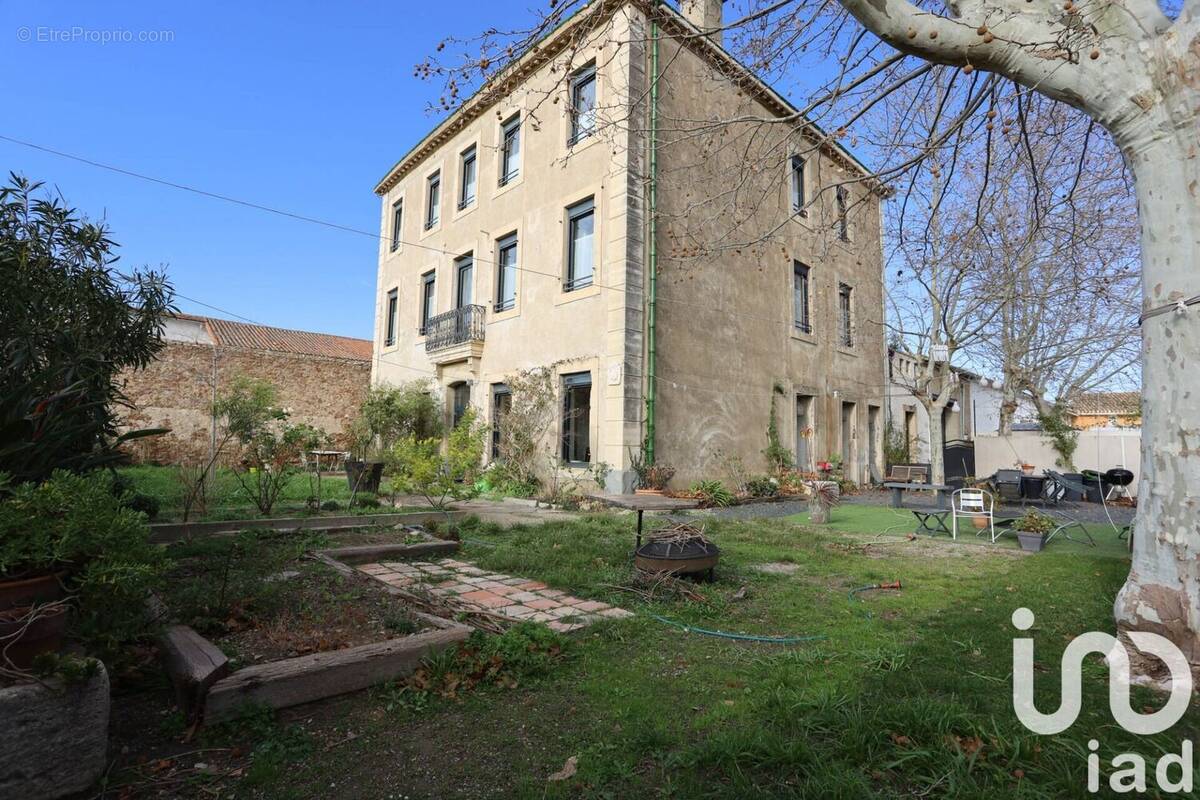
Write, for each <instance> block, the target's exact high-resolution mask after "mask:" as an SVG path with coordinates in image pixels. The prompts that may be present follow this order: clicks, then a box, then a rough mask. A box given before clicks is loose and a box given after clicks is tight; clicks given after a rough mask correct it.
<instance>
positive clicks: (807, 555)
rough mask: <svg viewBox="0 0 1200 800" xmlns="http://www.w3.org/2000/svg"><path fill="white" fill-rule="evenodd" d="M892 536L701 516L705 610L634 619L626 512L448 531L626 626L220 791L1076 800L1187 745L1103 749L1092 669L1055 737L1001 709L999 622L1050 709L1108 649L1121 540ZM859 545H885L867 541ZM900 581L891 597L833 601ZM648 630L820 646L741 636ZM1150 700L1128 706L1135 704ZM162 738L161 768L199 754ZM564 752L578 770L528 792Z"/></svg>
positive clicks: (471, 548)
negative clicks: (176, 752) (707, 574)
mask: <svg viewBox="0 0 1200 800" xmlns="http://www.w3.org/2000/svg"><path fill="white" fill-rule="evenodd" d="M895 524H899V518H898V517H896V515H895V513H894V512H893V511H892V510H889V509H878V507H856V506H848V505H847V506H844V507H841V509H839V510H836V511H835V512H834V523H833V524H832V525H829V527H824V528H816V527H811V525H806V524H803V523H802V522H800V521H797V519H781V521H769V522H767V521H763V522H745V523H743V522H725V521H710V522H709V523H708V527H707V530H708V534H709V535H710V536H712V537H713V539H714V540H715V541H716V542H718V543H719V545H720V546H721V548H722V552H724V554H722V560H721V564H720V566H719V567H718V579H716V582H715V583H713V584H698V585H697V587H696V590H697V591H700V593H701V594H702V595H703V597H704V601H703V602H695V601H686V600H682V599H667V597H664V599H661V600H658V601H654V602H648V601H643V600H642V599H641V597H638V596H637V595H635V594H631V593H628V591H623V590H620V589H616V588H613V587H618V585H622V584H626V583H628V582H629V578H630V559H629V555H630V549H631V546H632V539H634V521H632V517H631V516H617V515H596V516H592V517H584V518H582V519H578V521H576V522H570V523H554V524H547V525H542V527H518V528H512V529H508V530H502V529H498V528H493V527H486V525H476V527H474V529H470V530H468V531H466V534H464V547H463V552H462V555H461V558H463V559H464V560H469V561H474V563H476V564H478V565H479V566H481V567H484V569H487V570H494V571H502V572H509V573H512V575H518V576H524V577H530V578H536V579H541V581H545V582H546V583H548V584H551V585H552V587H554V588H558V589H564V590H568V591H570V593H572V594H576V595H578V596H583V597H594V599H598V600H605V601H607V602H612V603H616V604H619V606H622V607H624V608H628V609H631V610H634V612H636V614H637V615H636V616H635V618H632V619H629V620H614V621H607V622H601V624H598V625H596V626H594V627H592V628H588V630H586V631H583V632H581V633H577V634H575V637H574V644H572V645H571V646H570V648H569V650H568V655H566V657H565V660H564V661H562V662H559V663H558V664H557V666H556V667H554V668H553V669H552V670H551V672H550V674H548V675H546V676H541V678H530V679H528V680H526V681H522V682H521V684H518V685H517V686H516V687H514V688H487V690H480V691H475V692H470V693H463V694H460V696H458V697H456V698H454V699H446V698H442V697H438V696H437V694H434V693H422V692H415V693H414V692H406V693H403V694H400V696H398V694H397V693H396V692H394V691H388V690H377V691H368V692H360V693H356V694H350V696H347V697H344V698H342V699H340V700H330V702H325V703H319V704H313V705H310V706H302V708H299V709H294V710H292V711H288V712H286V714H284V715H282V717H281V720H280V721H277V722H275V723H266V724H260V723H256V724H252V726H247V727H246V728H245V729H241V730H239V732H235V733H234V734H233V735H232V739H228V740H222V741H223V742H227V744H224V745H223V746H229V742H234V741H235V742H236V747H238V748H239V750H238V752H242V751H245V752H246V753H250V756H248V758H250V759H251V763H250V765H248V768H247V769H246V770H245V771H244V772H242V771H239V772H238V775H239V776H240V777H238V778H236V781H234V782H233V784H232V786H230V783H229V782H228V781H227V782H226V783H224V784H223V787H222V788H223V789H224V790H222V792H221V796H228V792H230V790H232V792H233V793H234V795H235V796H246V798H280V799H301V798H302V799H317V798H329V796H346V798H529V799H535V798H536V799H545V798H649V796H661V798H731V799H733V798H739V799H740V798H750V796H769V798H854V799H860V798H901V796H910V798H979V799H984V798H1076V796H1078V798H1082V796H1093V795H1088V794H1087V793H1086V758H1087V754H1088V751H1087V741H1088V739H1091V738H1096V739H1098V740H1099V741H1100V750H1099V753H1100V757H1102V758H1103V759H1105V760H1104V762H1103V763H1104V764H1105V765H1108V764H1109V763H1110V760H1111V758H1112V757H1114V756H1116V754H1117V753H1120V752H1136V753H1140V754H1142V756H1145V757H1146V758H1147V759H1151V758H1153V759H1157V757H1158V756H1159V754H1162V753H1164V752H1170V751H1174V752H1176V753H1178V752H1180V748H1181V742H1182V740H1183V739H1192V740H1195V739H1196V738H1198V736H1200V712H1198V711H1196V710H1192V711H1189V714H1188V716H1186V717H1184V718H1183V721H1182V722H1180V723H1178V724H1177V726H1175V728H1172V729H1171V730H1169V732H1166V733H1163V734H1158V735H1154V736H1140V738H1139V736H1133V735H1130V734H1127V733H1124V732H1122V730H1121V729H1120V728H1118V727H1117V726H1116V723H1115V722H1114V721H1112V718H1111V715H1110V712H1109V709H1108V670H1106V668H1105V667H1104V666H1103V663H1102V662H1100V661H1099V660H1098V658H1093V660H1091V661H1088V662H1087V664H1086V666H1085V686H1084V711H1082V714H1081V716H1080V718H1079V721H1078V722H1076V723H1075V724H1074V726H1073V727H1072V728H1069V729H1068V730H1067V732H1066V733H1063V734H1060V735H1056V736H1039V735H1036V734H1032V733H1030V732H1028V730H1026V729H1025V728H1024V727H1022V726H1021V724H1020V722H1019V721H1018V720H1016V717H1015V715H1014V712H1013V710H1012V699H1010V698H1012V681H1010V673H1012V639H1013V636H1014V633H1015V631H1014V628H1013V627H1012V624H1010V616H1012V613H1013V610H1014V609H1015V608H1018V607H1020V606H1027V607H1028V608H1031V609H1033V612H1034V613H1036V615H1037V625H1036V626H1034V628H1033V632H1032V634H1033V636H1034V638H1036V642H1037V661H1038V667H1039V669H1042V670H1044V672H1039V678H1038V686H1037V688H1038V706H1039V709H1042V710H1043V711H1049V710H1052V709H1055V708H1057V705H1058V697H1060V690H1058V686H1057V684H1058V678H1057V664H1058V661H1060V658H1061V655H1062V650H1063V648H1064V646H1066V644H1067V643H1068V642H1069V640H1070V639H1072V638H1073V637H1075V636H1078V634H1079V633H1082V632H1085V631H1090V630H1100V631H1109V632H1111V631H1112V619H1111V608H1112V600H1114V595H1115V593H1116V591H1117V589H1118V588H1120V587H1121V584H1122V582H1123V579H1124V577H1126V573H1127V571H1128V561H1127V559H1126V557H1124V552H1123V543H1121V542H1108V541H1105V543H1104V545H1103V546H1102V547H1098V548H1082V547H1076V546H1073V545H1069V543H1060V542H1058V541H1057V540H1056V542H1055V543H1052V545H1051V546H1050V547H1049V548H1048V549H1046V551H1045V552H1043V553H1039V554H1036V555H1030V554H1024V553H1021V552H1019V551H1018V549H1015V547H1014V546H1013V545H1009V543H1004V545H1002V546H997V547H990V546H986V545H979V543H977V542H976V540H974V536H973V535H972V536H970V537H964V539H960V540H959V541H958V542H950V541H949V540H948V539H947V537H940V539H936V540H934V539H929V537H923V539H920V540H918V541H914V542H910V541H906V540H905V539H904V537H902V535H901V529H900V528H896V529H895V530H893V531H892V535H880V534H883V531H886V530H887V529H888V528H890V527H893V525H895ZM839 527H841V528H846V529H850V530H839V529H838V528H839ZM1098 534H1099V535H1102V536H1103V535H1104V534H1103V533H1102V531H1098ZM1108 537H1109V539H1114V537H1115V534H1112V533H1111V531H1109V533H1108ZM877 540H884V541H886V542H887V543H882V545H874V543H869V542H874V541H877ZM764 565H770V567H769V569H770V571H769V572H763V571H762V570H761V567H762V566H764ZM896 579H899V581H902V583H904V588H902V589H901V590H899V591H865V593H860V594H858V595H854V596H851V594H850V593H851V590H852V589H856V588H859V587H863V585H866V584H875V583H880V582H890V581H896ZM653 615H658V616H662V618H665V619H668V620H673V621H677V622H680V624H683V625H686V626H695V627H702V628H707V630H715V631H725V632H736V633H749V634H758V636H767V637H775V636H806V637H818V638H814V639H810V640H805V642H803V643H800V644H796V645H788V646H782V645H778V644H767V643H756V642H744V640H733V639H727V638H716V637H709V636H702V634H697V633H692V632H685V631H683V630H680V628H679V627H677V626H673V625H668V624H664V622H661V621H658V620H656V619H654V616H653ZM1160 702H1162V699H1160V698H1159V697H1158V696H1156V694H1152V693H1151V692H1148V691H1146V690H1141V688H1135V690H1134V703H1133V704H1134V708H1135V709H1142V710H1150V706H1154V708H1157V706H1158V705H1159V704H1160ZM162 714H166V711H163V712H162ZM119 727H120V726H119ZM163 735H167V734H163ZM170 735H174V736H176V739H178V742H176V744H175V747H178V748H180V750H190V748H194V747H196V746H197V742H194V741H193V742H192V744H182V742H184V741H185V740H184V739H182V738H181V735H180V733H179V732H174V733H172V734H170ZM227 735H228V734H227ZM200 744H202V745H204V740H203V739H202V742H200ZM114 746H119V745H114ZM571 757H574V758H575V759H576V764H577V772H576V774H575V775H574V776H572V777H570V778H568V780H564V781H547V777H548V776H551V775H552V774H554V772H556V771H558V770H560V769H563V766H564V764H565V763H566V760H568V759H569V758H571ZM1153 763H1154V762H1153V760H1150V766H1151V783H1152V782H1153V774H1152V770H1153ZM1111 771H1112V770H1111V768H1110V766H1109V768H1108V769H1105V775H1106V774H1108V772H1111ZM206 781H209V783H208V784H205V782H206ZM1105 781H1106V778H1105ZM202 786H204V787H205V788H203V789H202V788H200V787H202ZM214 787H215V784H214V783H211V780H210V778H205V777H203V776H198V778H197V783H196V786H190V787H185V789H181V790H180V792H181V793H180V794H179V796H196V798H200V796H214V795H212V792H214ZM192 792H194V794H193V793H192ZM133 796H140V795H137V794H134V795H133ZM148 796H149V795H148ZM1151 796H1153V795H1151Z"/></svg>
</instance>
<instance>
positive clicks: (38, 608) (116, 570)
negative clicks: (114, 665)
mask: <svg viewBox="0 0 1200 800" xmlns="http://www.w3.org/2000/svg"><path fill="white" fill-rule="evenodd" d="M126 499H127V498H126V497H123V496H122V495H119V494H115V493H114V492H113V483H112V479H111V478H110V477H109V476H108V475H107V474H104V473H92V474H91V475H87V476H81V475H74V474H72V473H69V472H64V471H58V472H55V473H53V475H52V476H51V477H50V479H49V480H47V481H45V482H43V483H35V482H27V483H23V484H19V485H16V486H13V485H11V483H10V482H9V480H8V478H7V477H6V476H2V475H0V669H2V668H7V667H10V666H11V667H16V668H18V669H25V668H28V666H30V664H31V663H32V661H33V659H35V658H36V657H37V656H38V655H40V654H42V653H46V652H53V651H54V650H56V649H58V647H59V646H60V645H61V643H62V639H63V636H64V634H65V632H66V629H67V625H68V618H69V617H70V616H71V615H69V614H68V605H69V606H70V607H71V608H73V609H74V612H75V613H74V619H73V625H74V631H75V634H77V636H78V638H79V639H80V640H81V641H82V642H83V643H84V644H85V645H86V646H87V648H88V649H89V650H91V651H93V652H95V653H97V654H100V655H102V656H105V655H109V654H111V653H112V652H113V651H115V649H116V646H117V645H119V644H120V643H121V642H123V641H126V640H129V639H132V638H135V637H136V636H137V635H139V634H140V633H142V632H143V628H144V626H145V624H146V623H145V617H144V610H143V609H144V606H145V599H146V595H147V593H148V592H149V591H150V589H151V588H152V587H153V586H154V584H155V583H156V582H157V580H158V577H159V576H160V575H161V573H162V569H163V567H164V565H165V559H164V557H163V555H162V553H161V551H160V550H159V549H158V548H157V547H155V546H154V545H152V544H150V541H149V538H150V529H149V526H148V525H147V524H146V517H145V514H143V513H141V512H138V511H134V510H132V509H130V508H128V507H127V506H126V505H125V503H124V501H125V500H126Z"/></svg>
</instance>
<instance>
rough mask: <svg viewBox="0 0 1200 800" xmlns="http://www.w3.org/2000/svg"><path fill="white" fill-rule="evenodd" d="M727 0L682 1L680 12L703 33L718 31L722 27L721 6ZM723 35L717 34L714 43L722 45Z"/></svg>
mask: <svg viewBox="0 0 1200 800" xmlns="http://www.w3.org/2000/svg"><path fill="white" fill-rule="evenodd" d="M724 4H725V0H680V3H679V10H680V11H681V12H683V16H684V18H685V19H687V21H688V22H690V23H692V24H693V25H695V26H696V27H697V28H699V29H700V30H701V32H703V33H710V32H713V31H717V30H718V29H719V28H720V27H721V6H722V5H724ZM722 38H724V37H723V34H722V33H721V32H717V33H716V34H715V35H714V36H713V37H712V39H713V41H714V42H716V43H717V44H721V40H722Z"/></svg>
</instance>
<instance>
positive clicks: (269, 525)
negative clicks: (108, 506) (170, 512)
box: [150, 511, 466, 544]
mask: <svg viewBox="0 0 1200 800" xmlns="http://www.w3.org/2000/svg"><path fill="white" fill-rule="evenodd" d="M464 516H466V512H463V511H450V512H443V511H414V512H407V513H403V514H357V515H349V516H338V517H322V516H311V517H283V518H279V519H240V520H227V521H223V522H160V523H156V524H154V525H151V526H150V541H152V542H155V543H157V544H167V543H169V542H177V541H179V540H181V539H195V538H196V537H199V536H215V535H220V534H226V533H238V532H240V531H244V530H248V529H255V530H276V531H302V530H320V531H341V530H353V529H355V528H371V527H377V526H392V525H428V524H429V523H430V522H436V523H441V524H444V523H446V522H447V521H451V522H453V521H455V520H459V519H462V518H463V517H464Z"/></svg>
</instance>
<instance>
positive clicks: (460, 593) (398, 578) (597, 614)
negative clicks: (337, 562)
mask: <svg viewBox="0 0 1200 800" xmlns="http://www.w3.org/2000/svg"><path fill="white" fill-rule="evenodd" d="M358 571H359V572H362V573H363V574H364V575H369V576H370V577H372V578H374V579H375V580H377V581H382V582H383V583H386V584H388V585H389V586H395V587H396V588H398V589H407V588H417V587H419V588H421V589H424V590H426V591H428V592H429V593H430V594H432V595H434V596H439V597H453V598H455V600H456V601H457V602H459V603H462V604H464V605H469V606H474V607H476V608H478V609H481V610H484V611H491V612H492V613H495V614H502V615H503V616H506V617H512V618H513V619H514V620H517V619H519V620H533V621H534V622H544V623H546V624H547V625H548V626H549V627H550V628H553V629H554V630H556V631H560V632H562V633H570V632H571V631H577V630H580V629H582V628H585V627H587V626H588V625H590V624H591V623H593V622H596V621H598V620H601V619H622V618H625V617H632V616H633V614H632V613H631V612H629V611H626V610H625V609H623V608H617V607H615V606H610V605H608V604H607V603H600V602H597V601H595V600H583V599H581V598H578V597H572V596H571V595H569V594H567V593H566V592H563V591H560V590H558V589H551V588H550V587H548V586H547V585H546V584H544V583H542V582H541V581H531V580H528V579H526V578H518V577H514V576H511V575H502V574H500V573H496V572H487V571H485V570H482V569H479V568H478V567H476V566H474V565H473V564H468V563H467V562H465V561H459V560H457V559H453V558H443V559H441V560H439V561H408V562H399V561H385V562H383V563H379V564H362V565H361V566H359V567H358Z"/></svg>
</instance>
